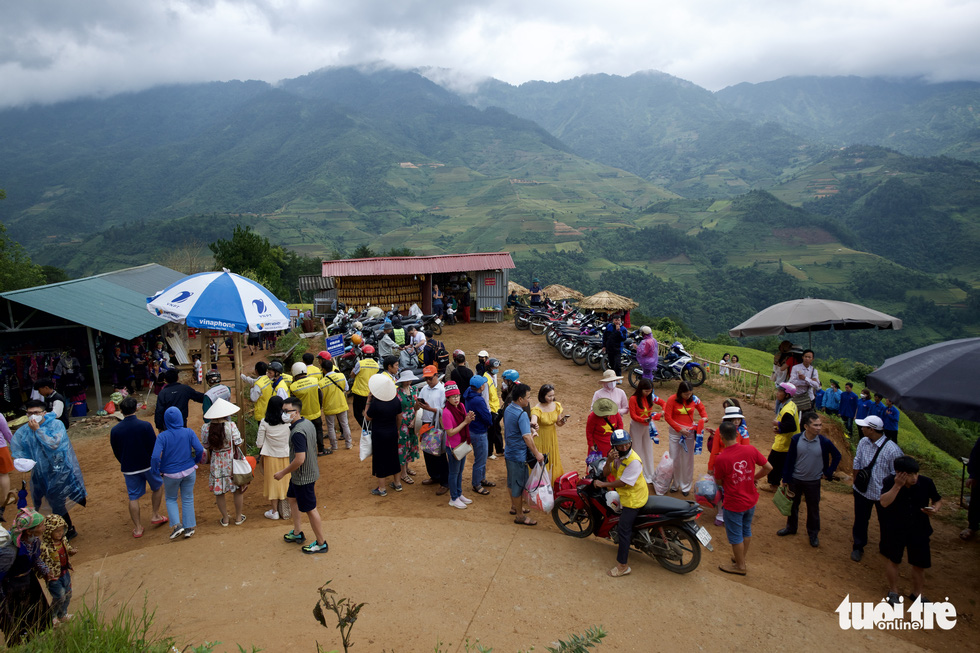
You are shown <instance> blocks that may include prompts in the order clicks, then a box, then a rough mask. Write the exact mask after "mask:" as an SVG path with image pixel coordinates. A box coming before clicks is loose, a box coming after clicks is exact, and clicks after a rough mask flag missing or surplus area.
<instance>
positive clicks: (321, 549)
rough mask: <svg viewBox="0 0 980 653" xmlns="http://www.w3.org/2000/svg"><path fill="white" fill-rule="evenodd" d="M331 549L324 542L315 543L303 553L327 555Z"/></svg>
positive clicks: (308, 545)
mask: <svg viewBox="0 0 980 653" xmlns="http://www.w3.org/2000/svg"><path fill="white" fill-rule="evenodd" d="M329 548H330V547H329V546H327V543H326V542H324V543H323V544H320V543H319V542H313V543H312V544H307V545H306V546H304V547H303V553H326V552H327V550H328V549H329Z"/></svg>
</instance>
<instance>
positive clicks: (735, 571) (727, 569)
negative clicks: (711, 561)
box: [718, 565, 745, 576]
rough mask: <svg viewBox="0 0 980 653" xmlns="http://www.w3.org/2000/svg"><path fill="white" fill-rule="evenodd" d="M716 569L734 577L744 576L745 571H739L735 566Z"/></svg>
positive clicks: (722, 566)
mask: <svg viewBox="0 0 980 653" xmlns="http://www.w3.org/2000/svg"><path fill="white" fill-rule="evenodd" d="M718 569H720V570H722V571H723V572H725V573H726V574H735V575H736V576H744V575H745V570H744V569H739V568H738V567H736V566H735V565H718Z"/></svg>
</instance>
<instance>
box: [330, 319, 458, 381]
mask: <svg viewBox="0 0 980 653" xmlns="http://www.w3.org/2000/svg"><path fill="white" fill-rule="evenodd" d="M337 308H338V310H337V314H336V315H335V316H334V318H333V321H331V322H330V324H328V325H327V336H335V335H342V336H343V337H344V353H343V354H342V355H340V356H338V357H336V358H335V359H334V362H335V363H336V364H337V367H338V368H339V370H340V371H341V372H343V374H344V375H345V376H350V373H351V371H352V370H353V369H354V366H355V365H356V364H357V361H358V360H360V359H361V358H362V357H363V356H364V353H365V352H364V348H365V347H367V346H370V347H371V348H377V345H378V343H379V342H380V341H381V339H382V338H383V337H384V327H385V323H388V322H390V323H391V324H392V325H393V326H394V327H395V328H402V329H408V328H409V327H411V326H414V327H416V328H417V329H418V330H419V331H431V332H432V334H433V335H437V336H438V335H441V334H442V320H441V319H440V318H439V316H438V315H435V314H432V315H419V316H415V317H411V316H410V317H402V315H401V313H400V310H399V307H398V306H397V305H395V304H392V306H391V309H390V310H388V311H387V312H386V311H384V310H382V309H379V308H378V307H372V306H371V305H370V304H368V305H367V306H365V308H364V310H362V311H361V312H359V313H357V312H355V311H354V310H353V309H350V308H346V307H345V306H344V305H343V304H339V305H338V307H337ZM354 336H357V337H356V338H355V337H354ZM368 351H369V352H371V351H372V349H369V350H368Z"/></svg>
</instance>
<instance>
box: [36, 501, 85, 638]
mask: <svg viewBox="0 0 980 653" xmlns="http://www.w3.org/2000/svg"><path fill="white" fill-rule="evenodd" d="M66 526H67V524H65V520H64V519H62V518H61V517H60V516H59V515H48V516H47V517H45V518H44V535H42V536H41V560H42V561H43V562H44V564H45V565H46V566H47V568H48V576H47V578H45V580H46V581H47V582H48V592H50V593H51V616H52V617H53V620H54V625H55V626H57V625H58V624H59V623H64V622H66V621H68V620H69V619H71V615H70V614H68V604H69V603H71V573H70V572H71V563H70V562H68V557H69V556H73V555H75V553H77V551H76V550H75V549H74V548H73V547H72V546H71V545H70V544H68V538H67V537H65V528H66Z"/></svg>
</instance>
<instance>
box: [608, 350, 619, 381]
mask: <svg viewBox="0 0 980 653" xmlns="http://www.w3.org/2000/svg"><path fill="white" fill-rule="evenodd" d="M622 359H623V354H622V352H620V351H618V350H617V351H609V350H608V349H607V350H606V360H608V361H609V369H611V370H612V371H613V372H615V373H616V376H622V375H623V366H622V365H621V364H620V361H621V360H622Z"/></svg>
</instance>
